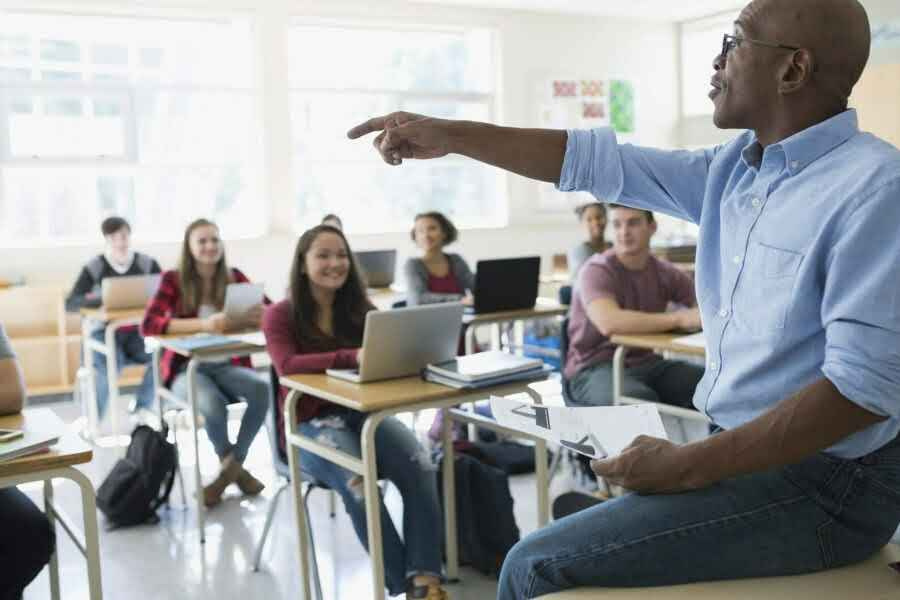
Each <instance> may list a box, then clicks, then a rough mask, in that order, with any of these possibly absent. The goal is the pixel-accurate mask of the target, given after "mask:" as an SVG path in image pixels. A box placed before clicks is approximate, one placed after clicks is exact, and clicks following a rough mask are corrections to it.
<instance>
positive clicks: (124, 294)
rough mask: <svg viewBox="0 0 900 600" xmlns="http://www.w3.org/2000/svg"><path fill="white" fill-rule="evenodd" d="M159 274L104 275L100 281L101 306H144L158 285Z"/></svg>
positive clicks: (115, 307)
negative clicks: (101, 281)
mask: <svg viewBox="0 0 900 600" xmlns="http://www.w3.org/2000/svg"><path fill="white" fill-rule="evenodd" d="M159 279H160V275H159V274H158V273H157V274H155V275H123V276H121V277H106V278H105V279H104V280H103V283H102V289H101V298H102V302H103V308H105V309H107V310H121V309H125V308H144V307H145V306H146V305H147V301H148V300H150V298H152V297H153V295H154V294H155V293H156V289H157V288H158V287H159Z"/></svg>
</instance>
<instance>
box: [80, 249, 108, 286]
mask: <svg viewBox="0 0 900 600" xmlns="http://www.w3.org/2000/svg"><path fill="white" fill-rule="evenodd" d="M104 267H106V261H105V260H104V258H103V255H101V254H98V255H97V256H95V257H94V258H92V259H91V260H89V261H88V264H86V265H85V266H84V268H85V269H87V272H88V273H89V274H90V276H91V278H92V279H93V280H94V285H96V284H97V283H98V282H99V281H100V276H101V275H102V274H103V269H104Z"/></svg>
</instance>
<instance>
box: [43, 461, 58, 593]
mask: <svg viewBox="0 0 900 600" xmlns="http://www.w3.org/2000/svg"><path fill="white" fill-rule="evenodd" d="M44 514H45V515H47V520H48V521H49V522H50V531H53V532H54V533H55V532H56V511H55V510H54V509H53V480H52V479H45V480H44ZM58 548H59V544H57V546H56V548H54V549H53V554H51V555H50V565H49V567H50V568H49V571H48V574H49V579H50V598H52V599H53V600H59V550H58Z"/></svg>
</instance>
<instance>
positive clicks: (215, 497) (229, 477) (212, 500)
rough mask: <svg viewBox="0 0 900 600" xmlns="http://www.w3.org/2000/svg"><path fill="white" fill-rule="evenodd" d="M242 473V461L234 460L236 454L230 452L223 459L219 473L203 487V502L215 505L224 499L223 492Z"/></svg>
mask: <svg viewBox="0 0 900 600" xmlns="http://www.w3.org/2000/svg"><path fill="white" fill-rule="evenodd" d="M240 473H241V463H239V462H238V461H236V460H234V456H232V455H231V454H229V455H228V456H226V457H225V458H223V459H222V464H221V465H220V467H219V475H218V477H216V478H215V479H214V480H213V481H212V483H210V484H209V485H207V486H204V487H203V503H204V504H205V505H206V506H207V507H210V506H215V505H216V504H218V503H219V502H221V501H222V493H223V492H224V491H225V488H227V487H228V486H229V485H231V484H232V483H234V482H235V481H237V478H238V475H240Z"/></svg>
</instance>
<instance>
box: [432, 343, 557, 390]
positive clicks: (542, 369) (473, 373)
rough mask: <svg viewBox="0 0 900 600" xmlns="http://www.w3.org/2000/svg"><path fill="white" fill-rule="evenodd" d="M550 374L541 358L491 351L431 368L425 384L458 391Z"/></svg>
mask: <svg viewBox="0 0 900 600" xmlns="http://www.w3.org/2000/svg"><path fill="white" fill-rule="evenodd" d="M551 372H552V368H551V367H549V366H548V365H545V364H544V363H543V361H542V360H540V359H538V358H527V357H524V356H517V355H515V354H507V353H505V352H499V351H496V350H492V351H488V352H478V353H476V354H470V355H468V356H459V357H457V358H454V359H453V360H448V361H445V362H441V363H436V364H431V365H428V366H427V367H425V371H424V373H423V374H422V376H423V377H424V379H425V380H426V381H432V382H434V383H440V384H442V385H447V386H450V387H453V388H457V389H477V388H482V387H488V386H491V385H497V384H500V383H509V382H512V381H532V380H536V379H544V378H546V377H547V375H549V374H550V373H551Z"/></svg>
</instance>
